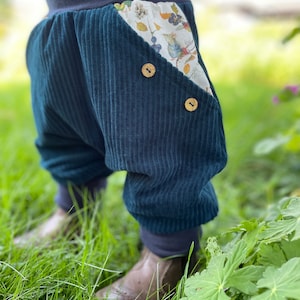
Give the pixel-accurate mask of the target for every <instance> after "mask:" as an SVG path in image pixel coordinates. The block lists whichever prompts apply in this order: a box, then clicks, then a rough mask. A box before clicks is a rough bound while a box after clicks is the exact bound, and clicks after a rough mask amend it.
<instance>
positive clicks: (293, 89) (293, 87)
mask: <svg viewBox="0 0 300 300" xmlns="http://www.w3.org/2000/svg"><path fill="white" fill-rule="evenodd" d="M285 89H286V90H289V91H291V92H292V93H293V95H295V96H297V95H298V93H299V85H287V86H286V87H285Z"/></svg>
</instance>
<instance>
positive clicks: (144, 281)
mask: <svg viewBox="0 0 300 300" xmlns="http://www.w3.org/2000/svg"><path fill="white" fill-rule="evenodd" d="M196 262H197V258H196V254H193V255H192V256H191V259H190V269H192V268H193V267H194V266H195V265H196ZM186 263H187V257H176V258H172V259H162V258H160V257H158V256H156V255H155V254H153V253H152V252H150V251H149V250H148V249H146V248H144V250H143V252H142V256H141V259H140V260H139V261H138V262H137V263H136V264H135V265H134V266H133V268H132V269H131V270H130V271H129V272H128V273H127V275H126V276H125V277H123V278H121V279H119V280H117V281H116V282H114V283H113V284H111V285H109V286H107V287H105V288H104V289H102V290H99V291H98V292H97V293H96V297H97V298H98V299H108V300H146V299H147V300H157V299H162V297H163V296H164V295H166V294H167V293H169V292H170V291H174V289H175V287H176V285H177V282H178V281H179V280H180V279H181V277H182V276H183V274H184V269H185V266H186Z"/></svg>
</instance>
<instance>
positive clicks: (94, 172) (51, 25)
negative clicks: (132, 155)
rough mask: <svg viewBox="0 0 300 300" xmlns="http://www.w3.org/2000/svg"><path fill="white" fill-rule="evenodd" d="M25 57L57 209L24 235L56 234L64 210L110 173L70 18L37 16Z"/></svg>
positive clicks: (80, 200) (68, 210)
mask: <svg viewBox="0 0 300 300" xmlns="http://www.w3.org/2000/svg"><path fill="white" fill-rule="evenodd" d="M27 63H28V69H29V72H30V75H31V90H32V105H33V111H34V116H35V122H36V127H37V131H38V138H37V140H36V146H37V148H38V150H39V152H40V154H41V158H42V161H41V163H42V166H43V167H44V168H46V169H47V170H48V171H49V172H50V173H51V175H52V176H53V177H54V179H55V180H56V181H57V182H58V192H57V195H56V199H55V200H56V203H57V205H58V207H59V208H58V209H57V211H56V212H55V213H54V214H53V215H51V216H50V218H49V219H47V220H46V221H45V222H44V223H43V224H41V225H40V226H38V228H36V229H34V230H33V231H32V232H29V234H25V235H24V236H21V237H18V238H16V239H15V243H16V244H23V242H26V241H27V243H28V242H29V241H28V237H32V238H35V239H36V240H38V241H40V239H41V238H48V237H53V236H56V235H57V234H58V233H59V232H60V231H61V230H62V224H63V223H65V222H67V221H69V219H70V218H69V216H68V214H69V213H73V212H74V211H75V209H76V208H82V206H83V197H84V196H85V195H88V196H89V197H88V198H89V199H90V200H91V199H94V198H95V197H96V194H97V193H98V192H99V191H101V190H103V189H104V188H105V186H106V177H107V176H108V175H109V174H111V170H109V169H108V168H107V167H106V166H105V163H104V141H103V137H102V133H101V130H100V129H99V126H98V124H97V121H96V118H95V115H94V111H93V108H92V105H91V102H90V97H89V92H88V91H87V90H86V82H85V78H84V71H83V69H82V64H81V61H80V55H79V50H78V45H77V43H76V36H75V35H74V28H73V22H72V19H71V18H68V16H61V18H60V17H58V18H55V17H53V18H49V19H46V20H44V21H42V22H41V23H40V24H39V25H38V26H37V27H36V28H35V29H34V30H33V32H32V34H31V36H30V39H29V43H28V48H27Z"/></svg>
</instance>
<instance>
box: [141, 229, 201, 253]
mask: <svg viewBox="0 0 300 300" xmlns="http://www.w3.org/2000/svg"><path fill="white" fill-rule="evenodd" d="M140 234H141V240H142V242H143V244H144V245H145V246H146V247H147V248H148V249H149V250H150V251H151V252H153V253H154V254H155V255H157V256H159V257H169V256H186V255H188V253H189V251H190V248H191V246H192V244H194V251H198V250H199V249H200V243H199V240H200V237H201V235H202V230H201V227H195V228H192V229H188V230H184V231H179V232H174V233H170V234H154V233H152V232H150V231H148V230H146V229H145V228H141V230H140Z"/></svg>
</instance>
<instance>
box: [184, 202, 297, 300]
mask: <svg viewBox="0 0 300 300" xmlns="http://www.w3.org/2000/svg"><path fill="white" fill-rule="evenodd" d="M299 218H300V198H297V197H294V198H285V199H283V200H282V201H280V202H279V204H278V205H274V206H273V207H272V208H271V209H270V210H269V211H268V214H267V216H266V217H265V218H264V219H261V220H256V219H254V220H251V221H244V222H243V223H241V224H240V225H239V226H237V227H235V228H233V229H232V230H230V231H229V232H228V233H227V234H230V235H233V239H232V241H231V242H230V243H228V244H227V245H225V246H224V247H221V246H220V245H219V244H218V240H217V238H215V237H212V238H209V239H208V242H207V246H206V249H205V253H206V257H207V266H206V269H205V270H203V271H202V272H201V273H197V274H195V275H194V276H192V277H190V278H188V279H187V280H186V282H185V288H184V294H185V296H184V297H183V298H181V299H182V300H184V299H188V300H206V299H207V300H225V299H253V300H266V299H269V300H273V299H274V300H275V299H276V300H279V299H300V272H299V269H300V221H299V220H300V219H299Z"/></svg>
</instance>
